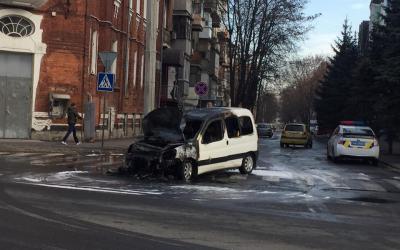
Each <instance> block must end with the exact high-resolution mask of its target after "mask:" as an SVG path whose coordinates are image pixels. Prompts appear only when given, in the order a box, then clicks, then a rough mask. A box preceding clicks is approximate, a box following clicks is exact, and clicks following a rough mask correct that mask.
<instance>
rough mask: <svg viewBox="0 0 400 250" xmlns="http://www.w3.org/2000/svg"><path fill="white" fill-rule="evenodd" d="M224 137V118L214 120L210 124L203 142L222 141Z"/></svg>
mask: <svg viewBox="0 0 400 250" xmlns="http://www.w3.org/2000/svg"><path fill="white" fill-rule="evenodd" d="M223 138H224V130H223V126H222V120H217V121H213V122H212V123H210V125H208V127H207V129H206V132H205V133H204V136H203V144H208V143H212V142H216V141H220V140H222V139H223Z"/></svg>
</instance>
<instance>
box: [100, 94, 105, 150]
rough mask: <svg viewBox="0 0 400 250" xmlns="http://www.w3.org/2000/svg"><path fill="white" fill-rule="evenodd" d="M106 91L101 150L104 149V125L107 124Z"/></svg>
mask: <svg viewBox="0 0 400 250" xmlns="http://www.w3.org/2000/svg"><path fill="white" fill-rule="evenodd" d="M105 120H106V93H103V126H102V131H101V150H102V151H103V149H104V127H105V126H106V123H105Z"/></svg>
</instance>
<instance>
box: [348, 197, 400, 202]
mask: <svg viewBox="0 0 400 250" xmlns="http://www.w3.org/2000/svg"><path fill="white" fill-rule="evenodd" d="M347 200H350V201H360V202H368V203H395V202H396V201H393V200H387V199H381V198H374V197H356V198H349V199H347Z"/></svg>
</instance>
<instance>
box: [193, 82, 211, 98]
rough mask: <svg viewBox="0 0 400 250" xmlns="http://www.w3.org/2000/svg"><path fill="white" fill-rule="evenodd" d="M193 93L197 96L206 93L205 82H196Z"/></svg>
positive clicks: (206, 86)
mask: <svg viewBox="0 0 400 250" xmlns="http://www.w3.org/2000/svg"><path fill="white" fill-rule="evenodd" d="M194 92H196V94H197V95H199V96H203V95H206V94H207V93H208V85H207V83H205V82H198V83H196V85H195V86H194Z"/></svg>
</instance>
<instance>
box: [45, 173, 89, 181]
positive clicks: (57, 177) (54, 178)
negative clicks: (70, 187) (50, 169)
mask: <svg viewBox="0 0 400 250" xmlns="http://www.w3.org/2000/svg"><path fill="white" fill-rule="evenodd" d="M87 173H89V172H88V171H64V172H59V173H56V174H53V175H50V176H48V177H46V180H47V181H62V180H66V179H70V178H71V177H74V176H75V175H78V174H87Z"/></svg>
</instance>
